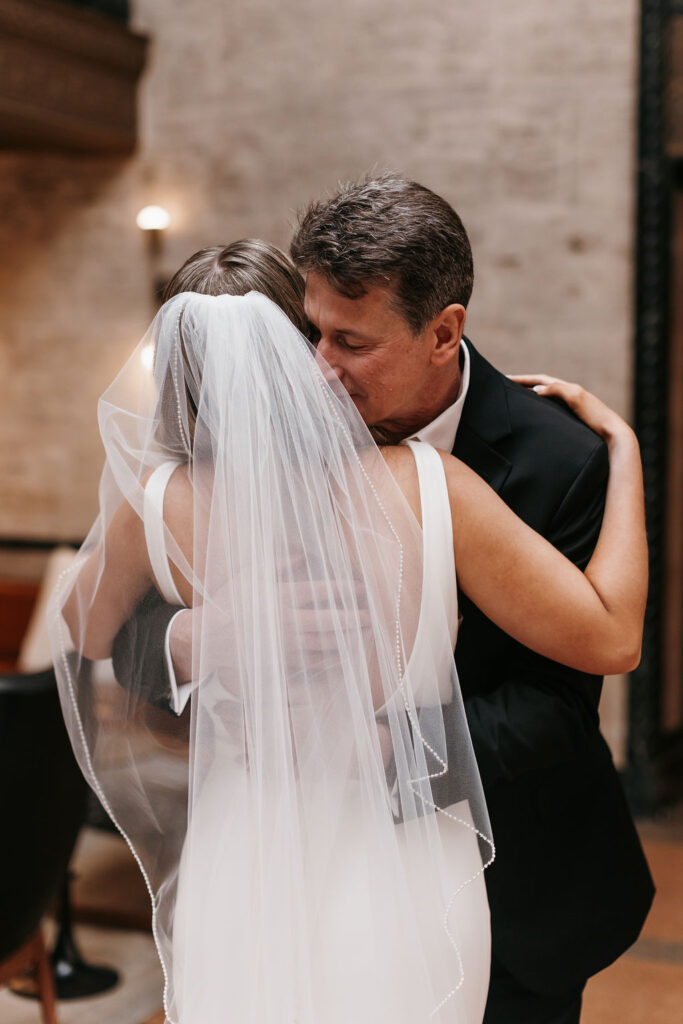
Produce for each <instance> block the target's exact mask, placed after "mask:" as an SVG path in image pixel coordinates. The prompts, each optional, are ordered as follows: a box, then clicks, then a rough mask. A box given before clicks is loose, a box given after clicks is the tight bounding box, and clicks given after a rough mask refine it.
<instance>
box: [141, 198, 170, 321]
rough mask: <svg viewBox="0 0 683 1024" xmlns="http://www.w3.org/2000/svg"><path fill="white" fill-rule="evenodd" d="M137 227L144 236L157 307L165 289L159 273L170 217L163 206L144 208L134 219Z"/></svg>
mask: <svg viewBox="0 0 683 1024" xmlns="http://www.w3.org/2000/svg"><path fill="white" fill-rule="evenodd" d="M136 223H137V226H138V227H139V228H140V230H141V231H142V233H143V234H144V236H145V242H146V245H147V259H148V260H149V268H150V277H151V280H152V293H153V296H154V303H155V305H157V304H158V303H159V300H160V299H161V295H162V293H163V290H164V288H165V287H166V281H167V279H166V277H164V275H163V274H162V273H161V269H160V264H161V255H162V249H163V241H162V240H163V234H164V231H165V230H166V228H167V227H168V226H169V224H170V223H171V216H170V214H169V212H168V210H165V209H164V208H163V206H144V207H143V208H142V210H140V212H139V213H138V215H137V217H136Z"/></svg>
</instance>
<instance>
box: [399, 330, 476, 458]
mask: <svg viewBox="0 0 683 1024" xmlns="http://www.w3.org/2000/svg"><path fill="white" fill-rule="evenodd" d="M460 350H461V352H462V377H461V379H460V390H459V391H458V397H457V398H456V400H455V401H454V402H453V404H452V405H449V406H448V407H447V408H446V409H444V411H443V412H442V413H439V415H438V416H437V417H436V419H435V420H432V422H431V423H428V424H427V425H426V426H424V427H421V429H420V430H418V431H416V433H414V434H411V435H410V437H407V438H406V441H424V442H425V443H426V444H431V445H432V447H434V448H440V449H441V450H442V451H444V452H450V451H452V450H453V445H454V444H455V435H456V434H457V432H458V427H459V426H460V419H461V417H462V409H463V406H464V404H465V399H466V398H467V390H468V388H469V386H470V354H469V352H468V351H467V345H466V344H465V342H464V341H461V342H460Z"/></svg>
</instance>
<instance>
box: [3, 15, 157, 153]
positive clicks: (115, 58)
mask: <svg viewBox="0 0 683 1024" xmlns="http://www.w3.org/2000/svg"><path fill="white" fill-rule="evenodd" d="M146 45H147V41H146V39H145V38H144V37H142V36H139V35H136V34H134V33H132V32H130V31H129V30H128V29H127V28H126V27H125V26H123V25H121V24H120V23H118V22H116V21H113V20H112V19H110V18H106V17H104V16H102V15H98V14H92V13H90V12H87V11H81V10H79V9H78V8H76V7H72V6H71V5H68V4H64V3H58V2H50V0H0V147H2V148H24V147H29V148H39V149H59V150H71V151H73V150H76V151H82V152H89V153H104V152H106V153H112V152H119V153H124V152H130V151H131V150H132V149H134V147H135V141H136V88H137V81H138V78H139V75H140V73H141V71H142V68H143V66H144V61H145V51H146Z"/></svg>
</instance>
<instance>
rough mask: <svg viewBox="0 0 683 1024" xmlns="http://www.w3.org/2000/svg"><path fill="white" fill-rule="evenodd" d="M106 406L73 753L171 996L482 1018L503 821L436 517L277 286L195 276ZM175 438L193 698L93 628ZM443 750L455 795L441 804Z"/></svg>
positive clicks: (412, 1016) (351, 1014) (73, 686)
mask: <svg viewBox="0 0 683 1024" xmlns="http://www.w3.org/2000/svg"><path fill="white" fill-rule="evenodd" d="M99 424H100V430H101V434H102V439H103V442H104V447H105V451H106V463H105V467H104V471H103V474H102V479H101V484H100V514H99V517H98V519H97V520H96V522H95V524H94V526H93V527H92V530H91V531H90V533H89V535H88V538H87V539H86V541H85V543H84V545H83V547H82V550H81V552H80V557H79V559H78V561H77V563H76V565H75V567H74V568H73V569H72V570H71V571H69V572H68V573H67V574H66V575H65V576H64V577H63V578H62V580H61V581H60V585H59V587H58V589H57V591H56V593H55V594H54V596H53V599H52V602H51V607H50V611H49V618H50V628H51V635H52V643H53V655H54V660H55V666H56V671H57V676H58V680H59V685H60V691H61V697H62V703H63V708H64V714H65V718H66V721H67V724H68V727H69V730H70V734H71V737H72V741H73V745H74V749H75V751H76V755H77V757H78V759H79V762H80V765H81V767H82V769H83V771H84V773H85V775H86V777H87V778H88V781H89V782H90V785H91V786H92V788H93V789H94V791H95V793H96V794H97V796H98V797H99V799H100V801H101V802H102V804H103V806H104V807H105V809H106V810H107V812H108V813H109V815H110V816H111V818H112V819H113V821H114V822H115V824H116V825H117V827H118V828H119V830H120V831H121V832H122V834H123V836H124V838H125V839H126V841H127V842H128V844H129V845H130V847H131V849H132V850H133V852H134V854H135V856H136V858H137V860H138V863H139V865H140V868H141V870H142V872H143V874H144V877H145V880H146V883H147V886H148V888H149V892H150V897H151V900H152V907H153V927H154V937H155V941H156V944H157V948H158V952H159V956H160V959H161V963H162V967H163V970H164V976H165V992H164V1001H165V1008H166V1013H167V1016H168V1020H169V1021H171V1022H173V1024H214V1022H215V1024H218V1022H219V1021H220V1022H224V1021H227V1020H230V1021H235V1022H239V1024H251V1022H253V1024H285V1022H292V1024H293V1022H294V1021H296V1022H298V1024H341V1022H342V1021H343V1022H345V1024H346V1022H349V1024H350V1022H351V1021H353V1022H354V1024H356V1022H358V1024H362V1022H365V1021H368V1022H370V1021H373V1024H376V1022H379V1024H384V1022H385V1021H386V1022H388V1021H392V1022H393V1021H396V1022H399V1021H404V1020H405V1021H410V1022H412V1024H416V1022H418V1021H421V1020H425V1021H426V1020H429V1019H432V1020H437V1021H462V1022H467V1024H472V1021H473V1020H474V1018H473V1016H472V1014H471V1011H469V1010H468V1009H467V1005H468V1004H467V999H466V998H464V997H462V998H461V995H462V993H467V988H468V983H469V980H468V964H467V957H466V955H465V949H464V946H465V945H466V943H467V936H468V935H469V934H470V931H469V929H470V927H471V921H470V918H471V917H472V916H473V915H474V916H476V915H479V916H480V917H481V918H482V924H481V934H482V935H483V934H484V932H485V931H486V921H485V917H486V910H485V897H482V895H481V894H482V893H483V883H482V880H481V875H482V872H483V866H484V864H485V863H487V862H488V861H490V859H491V854H492V843H491V832H490V826H489V821H488V816H487V812H486V806H485V802H484V797H483V793H482V789H481V784H480V780H479V776H478V772H477V768H476V763H475V760H474V756H473V752H472V747H471V743H470V739H469V734H468V730H467V725H466V721H465V716H464V711H463V707H462V699H461V696H460V690H459V687H458V682H457V678H456V675H455V668H454V663H453V657H452V649H451V647H452V642H451V638H450V637H449V633H448V627H447V622H446V612H445V610H443V622H442V623H441V622H438V621H435V622H434V625H433V626H432V628H431V635H432V636H437V637H438V640H437V642H435V643H433V644H432V645H430V648H429V650H428V651H427V652H426V653H425V652H424V651H423V652H422V653H421V656H420V659H419V663H417V664H416V662H415V659H414V658H413V657H412V653H413V651H412V648H413V641H414V638H415V635H416V631H417V629H418V622H419V618H420V610H421V604H422V601H421V596H422V587H423V580H422V537H421V531H420V528H419V526H418V523H417V522H416V520H415V517H414V515H413V513H412V511H411V510H410V508H409V507H408V505H407V503H406V501H405V499H404V497H403V495H402V493H401V491H400V490H399V488H398V487H397V485H396V484H395V482H394V479H393V477H392V475H391V473H390V472H389V470H388V469H387V466H386V463H385V461H384V459H383V457H382V454H381V452H380V451H379V449H378V448H377V447H376V445H375V444H374V443H373V441H372V439H371V437H370V434H369V433H368V430H367V428H366V427H365V425H364V424H363V422H362V420H361V418H360V416H359V415H358V413H357V411H356V409H355V407H354V405H353V403H352V401H351V400H350V399H349V397H348V396H347V394H346V392H345V391H344V389H343V388H342V387H341V386H340V385H339V383H338V382H337V380H336V378H335V377H334V374H332V373H331V372H330V371H329V368H327V367H325V366H324V365H323V364H322V363H321V361H320V360H319V359H317V358H316V353H315V350H314V349H313V348H312V347H311V345H310V344H309V343H308V342H307V341H306V339H304V338H303V337H302V335H301V334H299V332H298V331H297V330H296V328H294V327H293V325H292V324H291V323H290V321H289V320H288V319H287V317H286V316H285V315H284V313H282V311H281V310H280V309H279V308H278V307H277V306H276V305H275V304H274V303H272V302H271V301H270V300H269V299H267V298H265V297H264V296H262V295H260V294H258V293H254V292H252V293H250V294H249V295H246V296H243V297H233V296H219V297H209V296H202V295H197V294H191V293H184V294H181V295H178V296H176V297H175V298H173V299H171V300H170V301H169V302H167V303H166V304H165V305H164V306H163V307H162V308H161V310H160V312H159V313H158V315H157V316H156V318H155V320H154V322H153V323H152V325H151V327H150V329H149V331H148V332H147V334H146V336H145V337H144V338H143V340H142V342H141V343H140V345H139V346H138V348H137V349H136V350H135V352H134V353H133V354H132V356H131V357H130V359H129V360H128V362H127V363H126V364H125V366H124V367H123V369H122V371H121V372H120V374H119V375H118V377H117V378H116V379H115V381H114V382H113V384H112V385H111V386H110V387H109V388H108V389H107V391H106V392H105V393H104V395H103V396H102V398H101V400H100V405H99ZM168 462H173V463H177V465H178V469H177V472H178V473H181V474H185V479H186V480H187V481H188V487H187V489H186V493H187V495H188V497H187V500H186V505H187V508H186V509H185V512H186V518H187V522H188V524H189V525H188V527H187V529H186V530H185V535H184V536H181V535H180V534H179V533H178V531H177V530H176V533H175V535H174V534H173V533H172V532H171V530H170V529H169V528H168V527H167V526H166V525H160V526H159V527H158V529H159V530H160V531H163V534H164V540H165V545H166V550H167V553H168V557H169V560H170V562H171V563H172V565H173V567H174V571H175V572H176V579H184V580H185V581H186V583H187V584H188V585H189V588H190V591H191V593H192V595H193V598H192V607H193V609H194V611H193V639H192V661H193V671H192V681H193V682H192V696H191V699H190V700H189V702H188V704H187V706H186V708H185V710H184V711H183V713H182V714H180V715H177V716H176V715H173V714H171V713H169V712H168V711H166V710H163V709H160V708H159V707H157V706H155V702H154V701H152V700H150V699H149V693H148V691H149V689H150V687H151V688H152V689H153V688H154V686H155V685H157V683H158V685H159V686H160V687H162V688H163V680H158V681H154V680H152V681H150V680H147V681H146V685H145V687H144V693H143V692H142V689H141V691H140V692H138V691H137V690H136V689H135V688H133V689H131V688H130V686H129V687H128V688H125V687H123V686H121V685H119V683H117V681H116V680H115V678H114V676H113V674H112V671H111V662H110V661H108V660H107V658H106V657H102V658H98V659H93V658H88V657H85V656H84V655H83V653H81V652H82V651H83V650H84V649H85V650H86V653H87V645H86V643H85V640H84V637H85V634H86V632H87V627H88V621H89V615H90V614H91V609H92V608H93V607H94V601H95V597H96V595H97V591H98V588H100V587H103V586H104V585H105V583H106V580H107V578H108V574H112V573H114V574H115V573H116V572H117V565H116V564H114V562H115V560H114V558H113V556H112V555H111V554H110V553H109V545H108V543H107V535H108V529H109V528H110V524H111V523H112V519H113V517H114V515H115V513H116V511H117V509H118V508H119V507H120V506H121V505H122V503H127V504H128V506H130V508H131V509H133V510H134V512H135V513H136V514H137V516H138V517H140V520H142V519H143V517H144V516H145V482H146V480H147V479H148V477H149V475H150V473H151V472H153V471H154V470H155V469H156V468H157V467H159V466H161V465H163V464H166V463H168ZM179 500H181V499H179ZM146 525H147V526H148V528H149V523H146ZM85 565H89V567H90V569H91V570H92V568H93V566H95V569H96V571H95V572H94V573H93V572H90V574H89V576H88V578H89V579H92V580H93V581H94V582H93V583H92V585H91V586H90V588H89V589H88V587H85V586H84V585H83V579H84V578H85V577H84V576H83V568H84V566H85ZM79 580H80V583H79ZM152 585H153V583H152V582H151V581H150V587H151V586H152ZM74 594H75V595H77V606H78V615H77V617H76V620H74V617H73V615H72V616H68V615H66V613H65V609H66V608H67V607H68V606H69V602H71V605H72V606H73V603H74V596H73V595H74ZM188 603H189V602H188ZM435 608H436V610H435V612H433V614H434V615H435V616H436V619H438V618H439V616H440V615H441V611H440V610H439V609H438V607H436V606H435ZM92 614H94V612H93V613H92ZM74 621H76V622H77V626H75V625H74ZM139 640H140V638H138V641H139ZM104 653H106V652H104ZM444 704H448V713H449V716H450V718H451V721H452V722H455V723H457V731H458V740H457V743H456V744H455V745H454V744H453V743H451V744H450V750H451V761H450V763H449V758H448V755H447V751H446V743H445V731H444V714H443V705H444ZM452 731H453V730H452V729H451V732H452ZM454 750H455V752H456V753H455V755H454ZM446 771H448V772H450V773H452V775H453V778H454V780H456V781H457V793H458V799H457V800H456V802H455V804H454V805H453V806H451V807H449V808H448V809H443V810H438V809H437V808H436V806H435V802H434V800H433V797H432V783H433V780H434V779H435V778H436V777H438V776H441V775H443V773H444V772H446ZM451 791H452V792H453V791H455V790H454V787H453V785H452V786H451ZM454 835H455V836H456V837H457V841H455V842H454V840H453V836H454ZM475 892H477V893H478V894H479V895H478V896H477V898H476V899H474V897H472V896H471V894H472V893H475ZM468 893H469V894H470V895H468ZM482 899H483V902H482ZM481 950H482V952H481V954H480V958H483V959H485V957H486V939H485V938H484V939H482V945H481ZM477 969H479V968H477ZM480 969H481V970H482V971H484V974H485V975H486V974H487V964H483V965H481V968H480Z"/></svg>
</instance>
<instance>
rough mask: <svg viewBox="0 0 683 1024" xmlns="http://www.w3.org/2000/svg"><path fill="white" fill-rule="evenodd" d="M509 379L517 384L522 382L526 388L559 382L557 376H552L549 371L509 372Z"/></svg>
mask: <svg viewBox="0 0 683 1024" xmlns="http://www.w3.org/2000/svg"><path fill="white" fill-rule="evenodd" d="M508 380H513V381H514V382H515V384H521V385H522V386H523V387H525V388H533V387H537V386H539V385H540V386H541V387H547V386H549V385H550V384H555V383H557V382H558V380H557V377H550V376H549V375H548V374H547V373H509V374H508Z"/></svg>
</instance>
